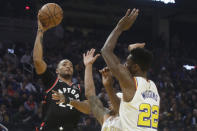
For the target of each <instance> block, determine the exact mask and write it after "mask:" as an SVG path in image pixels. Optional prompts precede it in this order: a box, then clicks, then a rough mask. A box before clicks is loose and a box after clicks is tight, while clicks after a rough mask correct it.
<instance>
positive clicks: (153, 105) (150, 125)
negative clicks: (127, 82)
mask: <svg viewBox="0 0 197 131" xmlns="http://www.w3.org/2000/svg"><path fill="white" fill-rule="evenodd" d="M134 79H135V82H136V88H137V89H136V92H135V95H134V97H133V99H132V100H131V101H130V102H125V101H124V100H123V97H122V96H121V102H120V109H119V114H120V119H121V125H122V129H123V130H124V131H156V130H157V127H158V120H159V104H160V96H159V93H158V91H157V87H156V85H155V84H154V82H153V81H150V80H148V81H147V80H146V79H145V78H143V77H135V78H134Z"/></svg>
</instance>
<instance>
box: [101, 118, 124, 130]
mask: <svg viewBox="0 0 197 131" xmlns="http://www.w3.org/2000/svg"><path fill="white" fill-rule="evenodd" d="M101 131H123V130H122V127H121V123H120V117H119V116H116V117H113V116H110V117H109V118H108V119H106V120H105V121H104V123H103V126H102V129H101Z"/></svg>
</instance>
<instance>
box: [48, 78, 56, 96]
mask: <svg viewBox="0 0 197 131" xmlns="http://www.w3.org/2000/svg"><path fill="white" fill-rule="evenodd" d="M57 82H58V78H57V79H56V80H55V82H54V83H53V85H52V86H51V87H50V88H49V89H48V90H46V93H49V91H51V90H52V89H53V88H54V87H55V85H56V84H57Z"/></svg>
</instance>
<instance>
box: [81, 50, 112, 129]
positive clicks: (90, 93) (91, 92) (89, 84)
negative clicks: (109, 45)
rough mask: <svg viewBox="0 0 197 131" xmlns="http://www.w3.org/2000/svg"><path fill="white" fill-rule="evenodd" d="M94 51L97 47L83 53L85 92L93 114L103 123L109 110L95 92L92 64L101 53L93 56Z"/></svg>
mask: <svg viewBox="0 0 197 131" xmlns="http://www.w3.org/2000/svg"><path fill="white" fill-rule="evenodd" d="M94 52H95V49H91V50H90V51H88V52H87V53H86V54H83V61H84V65H85V80H84V81H85V94H86V97H87V98H88V101H89V103H90V108H91V111H92V113H93V115H94V116H95V117H96V119H97V120H98V121H99V122H100V124H101V125H102V124H103V122H104V121H105V119H107V117H108V113H109V112H108V110H107V109H105V108H104V107H103V104H102V103H101V101H100V99H99V98H98V97H97V96H96V93H95V85H94V81H93V76H92V65H93V63H94V62H95V60H96V59H97V57H98V56H99V54H97V55H96V56H93V55H94Z"/></svg>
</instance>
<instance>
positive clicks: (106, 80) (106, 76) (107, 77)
mask: <svg viewBox="0 0 197 131" xmlns="http://www.w3.org/2000/svg"><path fill="white" fill-rule="evenodd" d="M99 72H100V73H101V75H102V83H103V85H104V86H105V87H112V86H113V82H114V81H113V78H112V74H111V72H110V70H109V68H108V67H105V68H103V69H102V70H99Z"/></svg>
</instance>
